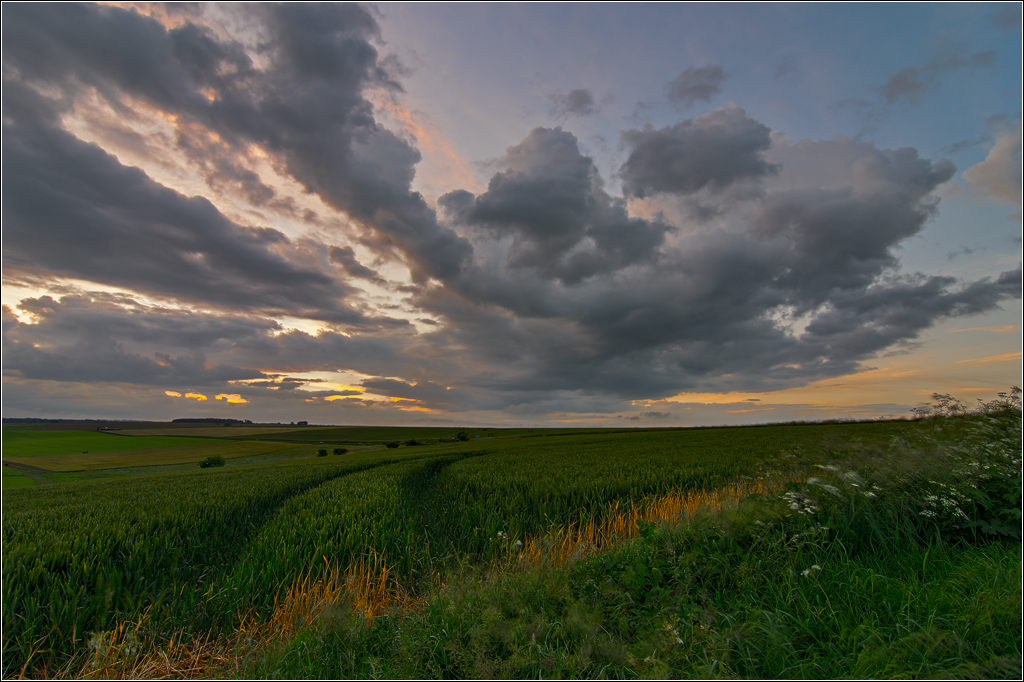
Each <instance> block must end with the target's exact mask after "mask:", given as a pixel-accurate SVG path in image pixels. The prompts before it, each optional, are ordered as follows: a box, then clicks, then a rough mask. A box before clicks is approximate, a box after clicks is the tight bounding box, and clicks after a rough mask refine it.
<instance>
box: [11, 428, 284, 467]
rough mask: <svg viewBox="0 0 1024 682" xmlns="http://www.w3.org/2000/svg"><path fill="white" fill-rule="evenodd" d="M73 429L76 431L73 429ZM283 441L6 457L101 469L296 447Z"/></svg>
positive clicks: (45, 464) (18, 461)
mask: <svg viewBox="0 0 1024 682" xmlns="http://www.w3.org/2000/svg"><path fill="white" fill-rule="evenodd" d="M72 433H73V432H72ZM124 440H126V441H128V442H132V441H135V440H138V441H140V442H143V443H144V442H148V441H170V442H175V441H178V440H180V439H174V438H166V439H165V438H160V439H155V438H154V439H150V438H131V439H129V438H124ZM190 440H191V439H190ZM294 447H295V446H291V447H289V446H288V445H283V444H281V443H274V442H267V443H263V442H260V443H249V442H235V441H227V442H224V441H215V442H211V441H209V440H207V439H202V440H200V439H195V442H192V443H190V444H187V445H184V444H183V445H171V446H165V447H154V448H138V449H131V450H108V451H106V452H92V451H90V452H88V453H82V454H70V455H49V456H45V455H43V456H35V457H10V456H8V457H6V458H5V460H4V461H6V462H13V463H14V464H23V465H29V466H32V467H36V468H38V469H44V470H46V471H54V472H59V471H92V470H97V469H114V468H121V467H138V466H147V467H150V466H160V465H168V464H181V463H188V462H198V461H200V460H203V459H205V458H206V457H209V456H212V455H220V456H221V457H224V458H235V457H253V456H257V455H265V454H270V453H277V452H281V451H287V450H290V449H294Z"/></svg>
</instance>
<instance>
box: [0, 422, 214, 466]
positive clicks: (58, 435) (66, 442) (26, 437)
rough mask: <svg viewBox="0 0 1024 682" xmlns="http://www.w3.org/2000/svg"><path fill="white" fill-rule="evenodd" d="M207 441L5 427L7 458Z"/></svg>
mask: <svg viewBox="0 0 1024 682" xmlns="http://www.w3.org/2000/svg"><path fill="white" fill-rule="evenodd" d="M208 444H209V441H208V440H205V439H201V438H173V437H159V436H155V437H154V436H141V437H127V436H118V435H114V434H110V433H101V432H97V431H39V430H36V431H22V430H12V429H9V428H8V427H7V426H4V427H3V445H4V459H21V458H26V457H33V458H34V457H52V456H55V455H70V454H80V453H83V452H89V453H90V454H92V453H97V452H117V451H121V450H144V449H147V450H148V449H154V448H163V447H182V446H186V445H208Z"/></svg>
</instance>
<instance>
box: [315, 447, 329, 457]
mask: <svg viewBox="0 0 1024 682" xmlns="http://www.w3.org/2000/svg"><path fill="white" fill-rule="evenodd" d="M316 456H317V457H326V456H327V448H320V449H319V450H317V451H316Z"/></svg>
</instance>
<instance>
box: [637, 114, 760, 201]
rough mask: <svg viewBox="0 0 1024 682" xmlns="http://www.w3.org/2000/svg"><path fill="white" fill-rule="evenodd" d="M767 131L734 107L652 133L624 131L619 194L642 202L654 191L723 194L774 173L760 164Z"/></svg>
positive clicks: (647, 128)
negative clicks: (624, 154)
mask: <svg viewBox="0 0 1024 682" xmlns="http://www.w3.org/2000/svg"><path fill="white" fill-rule="evenodd" d="M770 134H771V130H770V129H769V128H768V127H767V126H766V125H764V124H762V123H758V122H757V121H755V120H754V119H752V118H751V117H750V116H748V115H747V113H746V112H745V111H743V110H742V109H740V108H738V107H726V108H722V109H716V110H715V111H710V112H708V113H706V114H702V115H701V116H698V117H697V118H695V119H693V120H690V121H683V122H682V123H677V124H676V125H674V126H669V127H666V128H662V129H661V130H655V129H654V128H653V127H650V126H648V127H645V128H644V129H643V130H642V131H641V130H628V131H625V132H623V133H622V139H623V141H625V142H626V144H627V145H629V147H630V149H631V151H630V154H629V158H628V159H627V160H626V162H625V163H624V164H623V166H622V169H621V171H620V175H621V176H622V179H623V191H624V192H625V193H626V194H627V195H630V196H635V197H644V196H649V195H651V194H655V193H658V192H667V193H673V194H690V193H693V192H696V191H698V190H700V189H702V188H704V187H709V188H710V189H713V190H721V189H724V188H725V187H728V186H729V185H731V184H733V183H736V182H738V181H741V180H748V179H755V178H759V177H763V176H765V175H769V174H771V173H773V172H775V171H776V170H777V169H776V168H775V167H774V166H772V165H771V164H770V163H768V162H766V161H765V159H764V152H765V151H767V150H768V148H769V147H770V146H771V137H770Z"/></svg>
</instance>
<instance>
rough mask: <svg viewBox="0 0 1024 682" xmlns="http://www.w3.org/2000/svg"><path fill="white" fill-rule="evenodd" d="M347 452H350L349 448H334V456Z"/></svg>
mask: <svg viewBox="0 0 1024 682" xmlns="http://www.w3.org/2000/svg"><path fill="white" fill-rule="evenodd" d="M346 452H348V449H347V448H334V454H336V455H344V454H345V453H346Z"/></svg>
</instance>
